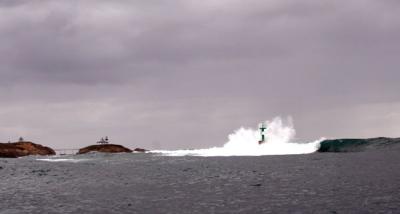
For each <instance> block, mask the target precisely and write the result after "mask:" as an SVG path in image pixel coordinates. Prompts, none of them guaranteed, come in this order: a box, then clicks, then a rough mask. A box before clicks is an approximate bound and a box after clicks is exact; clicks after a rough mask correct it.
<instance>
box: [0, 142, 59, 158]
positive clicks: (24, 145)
mask: <svg viewBox="0 0 400 214" xmlns="http://www.w3.org/2000/svg"><path fill="white" fill-rule="evenodd" d="M55 154H56V152H55V151H54V150H53V149H51V148H49V147H46V146H42V145H40V144H36V143H32V142H29V141H22V142H16V143H0V157H3V158H18V157H23V156H28V155H55Z"/></svg>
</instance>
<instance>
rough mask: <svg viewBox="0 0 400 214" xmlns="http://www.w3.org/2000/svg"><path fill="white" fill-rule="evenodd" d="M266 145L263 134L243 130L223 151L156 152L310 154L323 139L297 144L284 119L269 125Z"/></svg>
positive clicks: (289, 123) (232, 136)
mask: <svg viewBox="0 0 400 214" xmlns="http://www.w3.org/2000/svg"><path fill="white" fill-rule="evenodd" d="M265 124H266V127H267V129H266V131H265V143H263V144H259V143H258V141H259V140H260V136H261V135H260V131H259V130H257V129H251V128H243V127H242V128H240V129H238V130H237V131H235V132H234V133H233V134H230V135H229V136H228V139H229V141H228V142H227V143H226V144H225V145H223V146H222V147H213V148H208V149H197V150H175V151H162V150H157V151H152V152H155V153H162V154H164V155H168V156H262V155H288V154H308V153H313V152H315V151H317V150H318V149H319V146H320V142H321V141H322V140H323V139H320V140H316V141H313V142H308V143H301V142H295V135H296V131H295V129H294V127H293V122H292V119H291V118H288V119H287V120H286V121H283V120H282V119H281V118H280V117H276V118H274V119H273V120H272V121H266V122H265Z"/></svg>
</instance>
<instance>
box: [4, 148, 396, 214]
mask: <svg viewBox="0 0 400 214" xmlns="http://www.w3.org/2000/svg"><path fill="white" fill-rule="evenodd" d="M45 158H46V157H45ZM37 159H43V157H26V158H18V159H0V213H1V214H11V213H173V214H175V213H251V214H254V213H400V150H399V149H398V148H394V149H393V148H391V149H383V150H377V151H367V152H353V153H313V154H308V155H287V156H260V157H190V156H186V157H166V156H161V155H157V154H87V155H77V156H60V157H54V158H51V159H61V160H60V161H59V162H54V161H51V162H49V161H41V160H37ZM62 159H67V160H62Z"/></svg>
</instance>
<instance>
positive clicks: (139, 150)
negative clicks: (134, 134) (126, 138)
mask: <svg viewBox="0 0 400 214" xmlns="http://www.w3.org/2000/svg"><path fill="white" fill-rule="evenodd" d="M133 151H134V152H148V151H149V150H147V149H142V148H136V149H134V150H133Z"/></svg>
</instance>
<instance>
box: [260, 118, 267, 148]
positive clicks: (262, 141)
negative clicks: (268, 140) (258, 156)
mask: <svg viewBox="0 0 400 214" xmlns="http://www.w3.org/2000/svg"><path fill="white" fill-rule="evenodd" d="M259 127H260V128H259V129H260V135H261V140H260V141H258V144H263V143H265V133H264V132H265V130H266V129H267V127H266V126H265V124H264V123H260V125H259Z"/></svg>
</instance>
